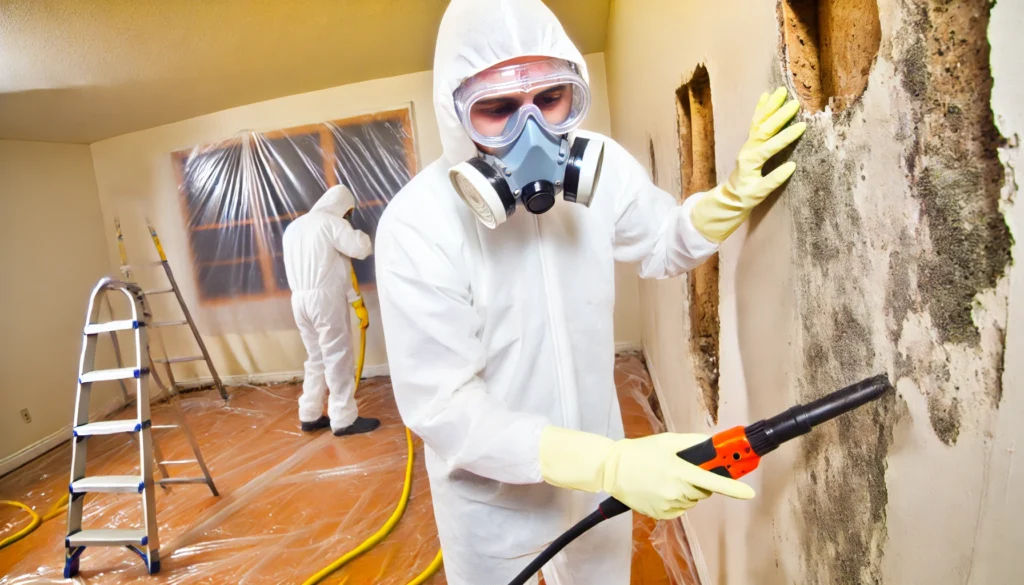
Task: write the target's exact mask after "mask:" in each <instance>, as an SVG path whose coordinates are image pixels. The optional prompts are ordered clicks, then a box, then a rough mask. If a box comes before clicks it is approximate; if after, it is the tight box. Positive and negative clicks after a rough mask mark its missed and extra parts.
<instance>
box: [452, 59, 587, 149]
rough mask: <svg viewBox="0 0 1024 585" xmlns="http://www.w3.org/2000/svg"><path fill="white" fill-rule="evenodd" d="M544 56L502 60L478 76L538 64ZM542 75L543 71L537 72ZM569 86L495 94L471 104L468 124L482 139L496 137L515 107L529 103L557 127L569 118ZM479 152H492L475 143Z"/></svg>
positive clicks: (570, 90) (570, 98)
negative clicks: (511, 66)
mask: <svg viewBox="0 0 1024 585" xmlns="http://www.w3.org/2000/svg"><path fill="white" fill-rule="evenodd" d="M547 60H548V58H547V57H518V58H516V59H510V60H508V61H503V62H501V63H498V64H497V65H495V66H493V67H491V68H489V69H486V70H485V71H483V72H482V73H481V74H480V75H478V76H477V77H479V76H486V75H487V74H488V73H489V72H492V71H496V70H498V69H500V68H502V67H507V66H509V65H521V64H527V63H541V62H544V61H547ZM538 73H541V74H542V73H544V72H538ZM572 90H573V88H572V86H571V85H567V84H566V85H556V86H552V87H538V88H532V89H530V90H528V91H515V92H510V93H508V94H506V95H499V96H495V97H493V98H488V99H484V100H481V101H478V102H476V103H474V104H473V107H472V108H471V109H470V112H469V119H470V122H471V123H472V124H473V128H475V129H476V131H477V132H479V133H480V134H482V135H484V136H498V135H499V134H501V132H502V130H504V129H505V126H506V125H507V124H508V121H509V118H511V117H512V115H513V114H515V113H516V112H517V111H519V108H521V107H523V106H524V105H526V104H529V103H532V104H534V105H536V106H537V108H538V109H539V110H540V111H541V114H542V115H543V116H544V119H545V120H547V121H548V122H550V123H552V124H560V123H562V122H564V121H565V120H566V119H567V118H568V117H569V112H570V110H571V109H572ZM477 148H479V149H480V151H481V152H486V153H488V154H494V149H493V148H489V147H486V146H483V145H481V144H479V143H478V144H477Z"/></svg>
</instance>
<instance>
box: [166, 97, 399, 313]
mask: <svg viewBox="0 0 1024 585" xmlns="http://www.w3.org/2000/svg"><path fill="white" fill-rule="evenodd" d="M374 122H398V123H399V124H401V126H402V129H403V130H404V136H403V138H402V142H403V147H404V148H403V151H404V153H405V163H406V167H407V168H408V170H409V176H410V177H414V176H416V174H417V173H418V172H419V160H418V158H417V156H416V148H415V142H414V139H413V136H414V134H413V132H414V126H413V123H412V108H411V107H404V108H400V109H393V110H383V111H379V112H373V113H369V114H362V115H358V116H351V117H348V118H342V119H339V120H329V121H327V122H320V123H316V124H304V125H301V126H292V127H290V128H281V129H277V130H271V131H268V132H260V135H261V136H263V137H264V138H266V139H267V140H272V139H279V138H287V137H289V136H295V135H302V134H306V135H311V134H316V135H318V136H319V139H320V150H321V152H323V154H324V156H323V160H322V161H321V171H322V172H323V174H324V177H325V181H326V183H327V188H328V189H330V188H331V187H333V186H335V185H337V184H338V177H337V175H336V174H335V164H336V157H335V154H334V153H335V149H334V146H335V140H334V134H333V133H332V132H331V131H330V128H331V126H332V125H333V126H336V127H339V128H344V127H348V126H362V125H366V124H371V123H374ZM235 143H239V144H240V143H241V138H240V137H235V138H231V139H229V140H224V141H220V142H216V143H213V144H203V145H200V146H198V147H194V148H187V149H182V150H177V151H174V152H172V153H171V162H172V166H173V167H174V171H175V175H176V177H177V180H178V194H179V196H180V205H181V211H182V214H183V217H184V218H185V231H186V239H187V242H188V245H189V263H190V264H191V265H192V278H193V281H194V283H195V286H196V296H197V297H198V299H199V304H200V305H202V306H204V307H216V306H222V305H228V304H234V303H239V302H249V301H262V300H266V299H274V298H282V297H287V296H289V295H291V291H290V290H288V289H287V288H284V289H281V288H278V286H277V284H276V281H275V278H274V259H275V256H276V254H275V253H274V251H273V250H270V249H269V247H268V246H267V243H268V242H267V238H264V237H260V234H254V236H253V240H254V241H255V251H256V255H255V257H247V258H234V259H231V260H219V261H213V262H198V261H196V259H195V257H194V254H193V253H192V249H191V246H192V233H193V232H196V231H203V230H212V229H223V228H230V227H240V226H245V225H253V226H255V225H256V224H264V225H268V224H270V223H271V222H275V221H277V222H280V221H283V220H294V219H296V218H298V217H300V216H301V215H303V214H302V213H298V212H292V213H285V214H281V215H274V216H269V215H267V214H266V213H265V212H264V210H263V204H262V202H261V201H260V200H259V198H256V200H255V201H252V202H251V203H252V204H253V206H254V207H253V208H254V209H256V214H258V215H259V216H260V217H258V218H256V217H253V218H249V219H243V220H232V221H226V222H220V223H210V224H203V225H198V226H194V227H193V226H191V225H189V224H190V219H189V218H190V217H191V210H190V208H189V195H188V192H187V190H186V189H185V163H186V162H187V161H188V158H189V156H190V155H192V154H193V153H195V152H198V153H200V154H203V153H206V152H210V151H213V150H217V149H222V148H226V147H229V146H231V145H233V144H235ZM380 205H386V203H383V202H381V201H379V200H373V201H367V202H364V203H360V202H358V201H357V203H356V208H357V209H358V208H366V207H376V206H380ZM253 259H256V260H258V262H259V266H260V270H261V271H262V276H263V288H264V292H262V293H249V294H241V295H235V296H230V297H212V298H211V297H207V296H206V294H205V293H204V290H203V286H202V279H201V278H200V274H201V270H202V268H203V267H205V266H213V265H232V264H243V263H247V262H251V261H252V260H253Z"/></svg>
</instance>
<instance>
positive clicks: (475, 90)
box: [454, 59, 590, 148]
mask: <svg viewBox="0 0 1024 585" xmlns="http://www.w3.org/2000/svg"><path fill="white" fill-rule="evenodd" d="M454 98H455V111H456V113H457V114H458V116H459V121H461V122H462V125H463V126H464V127H465V128H466V131H467V132H468V133H469V135H470V137H471V138H472V139H473V141H474V142H476V143H478V144H482V145H484V146H488V147H491V148H501V147H504V146H508V145H509V144H512V143H513V142H515V140H516V138H518V137H519V134H520V133H522V131H523V128H524V127H525V126H526V121H527V119H529V118H531V117H532V118H533V119H535V120H536V121H537V123H538V124H540V126H541V127H542V128H544V129H545V130H547V131H548V132H550V133H551V134H553V135H555V136H560V135H563V134H568V133H569V132H572V131H573V130H575V129H576V128H577V127H579V125H580V122H582V121H583V118H584V117H586V115H587V112H588V111H589V110H590V88H589V87H587V82H586V81H584V79H583V76H582V75H580V72H579V69H578V68H577V67H576V65H575V64H574V63H570V62H568V61H565V60H563V59H545V60H543V61H534V62H531V63H522V64H518V65H507V66H505V67H499V68H492V69H488V70H486V71H483V72H481V73H478V74H477V75H474V76H473V77H470V78H469V79H467V80H466V81H464V82H462V85H460V86H459V88H458V89H456V90H455V93H454Z"/></svg>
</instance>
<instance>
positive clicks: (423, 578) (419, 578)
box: [409, 551, 442, 585]
mask: <svg viewBox="0 0 1024 585" xmlns="http://www.w3.org/2000/svg"><path fill="white" fill-rule="evenodd" d="M441 564H442V563H441V551H437V556H436V557H434V560H433V561H431V563H430V566H428V567H427V568H426V570H424V571H423V572H422V573H420V574H419V575H416V578H415V579H413V580H412V581H409V585H421V584H422V583H426V582H427V579H429V578H431V577H433V576H434V573H436V572H437V570H438V569H440V568H441Z"/></svg>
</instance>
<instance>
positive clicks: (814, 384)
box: [785, 118, 906, 585]
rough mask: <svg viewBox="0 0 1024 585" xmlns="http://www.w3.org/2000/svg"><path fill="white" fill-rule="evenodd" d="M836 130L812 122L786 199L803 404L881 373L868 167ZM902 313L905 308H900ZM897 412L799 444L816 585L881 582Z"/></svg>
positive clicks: (809, 566) (887, 409) (855, 419)
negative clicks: (870, 289)
mask: <svg viewBox="0 0 1024 585" xmlns="http://www.w3.org/2000/svg"><path fill="white" fill-rule="evenodd" d="M830 130H831V128H830V120H828V119H827V118H826V119H824V120H821V119H817V118H816V119H812V120H811V121H810V125H809V127H808V131H807V133H806V134H805V135H804V138H803V139H801V141H800V144H799V145H798V147H797V148H796V150H795V151H794V154H793V160H796V161H798V164H799V165H800V166H801V168H802V169H807V171H806V172H800V171H798V172H797V173H796V174H795V175H794V177H793V180H792V181H791V183H790V185H789V186H788V187H787V189H786V195H785V196H786V197H787V201H788V203H789V208H790V209H791V213H792V215H793V218H794V223H795V226H794V234H793V235H794V240H795V256H794V258H795V262H796V272H797V274H798V278H797V287H798V290H797V298H798V299H799V315H800V320H801V328H802V339H803V362H804V364H803V372H802V374H801V376H800V379H801V386H800V400H801V402H808V401H810V400H813V399H815V398H818V397H820V396H822V395H824V394H826V393H828V392H831V391H833V390H837V389H839V388H840V387H843V386H846V385H848V384H851V383H853V382H856V381H858V380H861V379H863V378H866V377H869V376H871V375H873V374H877V373H878V372H877V371H873V370H872V368H873V367H874V366H873V364H875V363H876V362H877V361H878V358H879V356H878V355H877V351H878V350H877V348H876V347H875V346H874V342H873V339H874V337H873V334H872V325H871V324H872V322H873V318H872V315H871V314H870V310H869V309H868V306H869V304H870V303H869V302H868V299H866V298H865V293H864V291H863V288H864V286H863V278H864V275H865V274H869V273H870V270H871V267H870V263H869V261H868V258H869V255H870V253H871V251H870V248H869V247H868V246H867V241H866V235H865V233H864V229H865V228H864V225H863V221H862V219H861V217H860V214H859V213H858V212H857V209H856V208H855V206H854V202H853V188H854V185H856V184H857V183H858V181H860V180H861V179H860V176H861V171H860V168H861V162H860V161H862V160H864V159H865V158H866V155H867V153H866V152H863V151H858V150H857V149H856V147H853V146H844V147H843V148H841V149H839V150H837V151H834V152H830V151H829V150H828V147H827V146H826V144H828V140H827V135H828V132H829V131H830ZM903 268H904V272H906V267H905V266H904V267H903ZM893 298H896V295H893ZM897 304H906V303H905V302H904V301H903V300H902V299H901V300H900V301H899V303H897ZM894 310H895V311H899V310H900V309H898V308H897V309H894ZM904 313H905V311H904ZM895 403H896V399H895V397H894V396H889V397H887V398H886V399H884V400H883V401H882V402H881V403H876V404H873V405H872V406H871V407H869V408H864V409H862V411H858V412H855V413H852V414H849V415H845V416H843V417H840V418H839V419H837V420H836V421H833V422H831V423H829V424H827V425H823V426H822V427H819V428H817V429H815V430H814V432H812V433H811V434H809V435H807V436H805V437H804V438H803V439H801V441H802V442H801V448H802V450H803V455H804V461H805V466H806V474H807V475H806V476H805V477H804V479H803V481H800V482H799V483H798V488H797V491H798V497H799V505H798V507H797V509H798V510H800V513H801V523H802V526H801V528H802V529H801V530H800V533H799V536H798V538H799V539H800V543H801V547H802V549H803V558H804V562H805V572H806V575H807V580H806V581H805V582H806V583H808V584H818V585H826V584H828V585H835V584H839V585H846V584H854V583H866V582H875V581H878V580H879V579H880V569H879V568H878V567H879V562H880V559H881V554H882V553H881V550H882V549H881V547H882V544H884V542H885V539H886V534H887V533H886V529H885V507H886V504H887V502H888V494H887V492H886V487H885V470H886V456H887V454H888V451H889V446H890V445H891V443H892V436H893V433H892V429H893V427H894V426H895V424H896V421H897V419H898V416H897V414H896V412H897V411H896V409H895V408H894V405H895Z"/></svg>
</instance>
